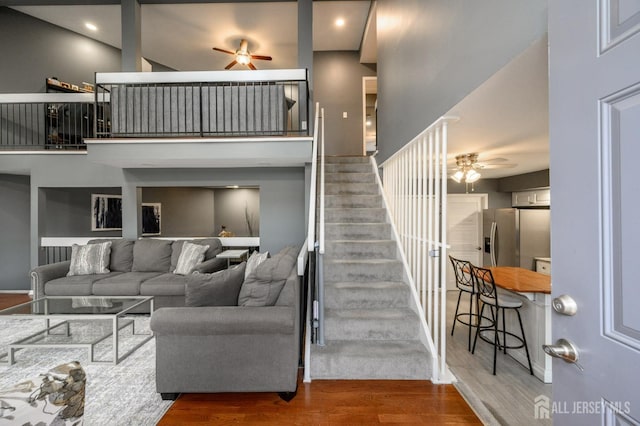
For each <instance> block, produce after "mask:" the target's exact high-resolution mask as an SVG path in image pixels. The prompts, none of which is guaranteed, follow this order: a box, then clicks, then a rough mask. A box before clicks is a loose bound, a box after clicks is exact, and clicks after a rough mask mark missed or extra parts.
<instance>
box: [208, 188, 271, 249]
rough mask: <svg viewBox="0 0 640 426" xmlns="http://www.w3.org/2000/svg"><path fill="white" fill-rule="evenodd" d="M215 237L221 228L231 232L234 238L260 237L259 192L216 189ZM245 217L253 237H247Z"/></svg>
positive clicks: (251, 189)
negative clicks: (249, 224) (224, 227)
mask: <svg viewBox="0 0 640 426" xmlns="http://www.w3.org/2000/svg"><path fill="white" fill-rule="evenodd" d="M215 203H216V208H215V229H216V235H217V233H218V232H220V229H221V226H222V225H224V226H226V229H227V231H229V232H233V233H234V235H235V236H236V237H252V236H253V237H258V236H260V190H259V189H257V188H238V189H216V190H215ZM247 217H248V218H249V221H250V223H251V228H252V231H253V235H249V227H248V225H247Z"/></svg>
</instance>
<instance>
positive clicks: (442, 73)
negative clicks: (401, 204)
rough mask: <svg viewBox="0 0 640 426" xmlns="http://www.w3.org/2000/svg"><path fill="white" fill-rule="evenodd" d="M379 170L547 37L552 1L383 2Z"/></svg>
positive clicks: (380, 18)
mask: <svg viewBox="0 0 640 426" xmlns="http://www.w3.org/2000/svg"><path fill="white" fill-rule="evenodd" d="M377 19H378V149H379V150H380V155H379V157H380V158H379V162H380V163H382V162H383V161H384V160H385V159H387V158H388V157H389V156H391V155H392V154H393V153H394V152H395V151H397V150H398V149H399V148H401V147H402V146H403V145H405V144H406V143H408V142H409V141H411V140H412V139H413V138H414V137H415V136H416V135H417V134H418V133H420V132H421V131H422V130H424V129H425V128H426V127H427V126H429V125H430V124H431V123H433V122H434V121H435V120H436V119H438V118H439V117H440V116H441V115H442V114H444V113H445V112H447V111H448V110H449V109H451V107H453V106H454V105H456V104H457V103H458V102H459V101H460V100H461V99H462V98H464V97H465V96H466V95H467V94H469V93H471V92H472V91H473V90H474V89H475V88H476V87H478V86H479V85H480V84H481V83H482V82H484V81H485V80H486V79H487V78H489V77H490V76H491V75H493V74H494V73H495V72H496V71H498V70H499V69H500V68H501V67H503V66H504V65H506V64H507V63H508V62H509V61H510V60H511V59H513V58H514V57H515V56H517V55H518V54H519V53H520V52H522V51H523V50H524V49H525V48H527V47H528V46H529V45H530V44H531V43H532V42H534V41H536V40H538V39H540V38H541V37H542V36H543V35H544V34H545V32H546V29H547V0H483V1H469V0H448V1H441V0H378V7H377Z"/></svg>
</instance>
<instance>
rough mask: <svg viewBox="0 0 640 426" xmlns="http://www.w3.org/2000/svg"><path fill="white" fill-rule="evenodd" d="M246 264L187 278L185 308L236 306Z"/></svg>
mask: <svg viewBox="0 0 640 426" xmlns="http://www.w3.org/2000/svg"><path fill="white" fill-rule="evenodd" d="M245 267H246V262H242V263H241V264H239V265H236V266H234V267H233V268H229V269H225V270H223V271H218V272H214V273H213V274H191V275H188V276H187V283H186V286H185V289H184V303H185V306H191V307H195V306H236V305H237V304H238V294H239V293H240V287H241V286H242V281H243V278H244V270H245Z"/></svg>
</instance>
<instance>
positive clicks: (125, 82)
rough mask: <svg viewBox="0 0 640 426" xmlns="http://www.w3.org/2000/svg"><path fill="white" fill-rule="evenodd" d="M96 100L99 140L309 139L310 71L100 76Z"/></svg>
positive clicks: (97, 134) (114, 74) (109, 74)
mask: <svg viewBox="0 0 640 426" xmlns="http://www.w3.org/2000/svg"><path fill="white" fill-rule="evenodd" d="M96 99H97V105H98V108H97V111H98V116H97V118H98V119H99V120H100V119H102V120H103V121H104V122H107V121H110V122H111V125H110V126H107V127H105V128H104V131H100V128H99V126H98V132H97V133H96V136H97V137H99V138H114V137H124V138H126V137H180V136H182V137H184V136H187V137H228V136H297V135H307V134H308V117H309V113H308V102H307V99H308V86H307V79H306V70H267V71H258V72H253V71H249V72H246V71H213V72H176V73H146V74H145V73H104V74H101V73H99V74H96ZM100 114H104V115H103V116H101V115H100Z"/></svg>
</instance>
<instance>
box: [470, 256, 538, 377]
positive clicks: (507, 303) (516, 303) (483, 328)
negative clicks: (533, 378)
mask: <svg viewBox="0 0 640 426" xmlns="http://www.w3.org/2000/svg"><path fill="white" fill-rule="evenodd" d="M471 275H472V277H473V280H474V282H475V285H476V290H477V292H478V296H479V299H480V301H482V309H481V310H480V321H481V322H482V320H487V321H488V324H485V325H482V323H480V325H479V326H478V327H477V328H476V337H475V338H474V339H473V349H472V350H471V353H474V352H475V350H476V343H477V342H478V336H480V339H482V340H484V341H485V342H487V343H489V344H492V345H493V374H494V375H495V374H496V358H497V354H498V348H499V349H501V350H503V351H504V353H505V354H506V353H507V349H519V348H524V351H525V352H526V354H527V362H528V363H529V372H530V373H531V375H533V367H532V366H531V358H530V357H529V349H528V348H527V338H526V337H525V335H524V328H523V327H522V318H521V317H520V308H521V307H522V301H521V300H520V299H518V298H516V297H512V296H508V295H506V294H498V292H497V290H496V284H495V281H494V280H493V274H492V273H491V270H490V269H486V268H479V267H476V266H473V265H471ZM487 306H489V309H491V317H492V318H488V317H485V316H483V314H484V308H485V307H487ZM507 309H513V310H515V311H516V314H518V322H519V323H520V333H521V336H522V337H521V336H518V335H516V334H514V333H511V332H509V331H507V325H506V322H505V314H504V313H505V311H506V310H507ZM501 314H502V328H500V327H499V324H498V323H499V321H500V315H501ZM489 333H493V338H490V337H488V336H487V334H489ZM500 335H502V343H501V342H500ZM507 336H509V337H510V338H511V339H514V340H515V341H516V343H513V344H511V345H510V344H508V343H507Z"/></svg>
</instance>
